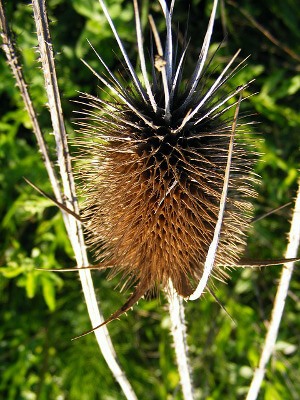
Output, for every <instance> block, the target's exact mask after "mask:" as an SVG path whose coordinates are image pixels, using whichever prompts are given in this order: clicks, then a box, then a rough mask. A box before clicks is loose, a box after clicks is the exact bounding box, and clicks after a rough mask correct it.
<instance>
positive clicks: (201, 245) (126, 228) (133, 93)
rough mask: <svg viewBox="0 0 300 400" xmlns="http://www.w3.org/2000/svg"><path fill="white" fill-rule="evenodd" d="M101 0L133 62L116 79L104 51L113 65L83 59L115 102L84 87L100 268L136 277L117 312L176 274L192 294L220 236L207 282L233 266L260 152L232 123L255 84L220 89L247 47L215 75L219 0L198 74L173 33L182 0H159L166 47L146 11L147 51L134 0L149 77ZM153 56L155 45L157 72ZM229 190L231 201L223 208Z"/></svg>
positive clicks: (86, 172) (90, 211) (90, 213)
mask: <svg viewBox="0 0 300 400" xmlns="http://www.w3.org/2000/svg"><path fill="white" fill-rule="evenodd" d="M100 3H101V6H102V9H103V11H104V13H105V15H106V18H107V20H108V22H109V24H110V26H111V29H112V31H113V33H114V36H115V38H116V41H117V43H118V46H119V48H120V50H121V53H122V55H123V58H124V63H125V66H124V73H123V77H121V78H119V79H118V78H117V77H116V76H115V75H114V74H113V73H112V71H111V70H110V69H109V68H108V66H107V65H106V64H105V61H104V60H103V59H102V58H101V56H100V55H99V54H97V53H96V54H97V57H98V59H99V61H100V63H101V64H102V66H103V68H104V69H105V73H101V74H98V73H97V72H96V71H95V70H93V69H92V68H91V67H90V66H88V65H87V64H86V65H87V66H88V68H90V69H91V70H92V72H93V73H94V74H95V75H96V76H97V77H98V79H99V81H100V82H101V86H102V87H105V88H106V89H107V90H108V91H109V92H110V94H111V101H109V102H104V101H102V100H100V99H99V98H97V97H94V96H91V95H88V94H85V95H84V96H83V98H84V99H83V100H82V102H83V103H84V104H85V108H84V110H82V111H81V113H82V118H81V120H80V121H79V124H80V125H81V129H80V132H81V138H80V139H79V144H80V146H81V148H82V150H81V155H80V159H81V161H83V163H82V165H81V171H80V173H81V178H82V182H84V184H85V186H84V188H83V189H84V194H85V197H86V203H85V209H84V212H83V219H84V221H85V226H86V228H87V232H88V240H89V244H90V245H91V246H92V247H93V248H94V250H95V254H96V257H97V262H98V264H97V265H96V268H99V269H102V268H110V271H111V275H110V276H115V275H116V274H118V276H120V282H122V288H124V287H129V286H132V285H134V286H135V290H134V292H133V294H132V295H131V296H130V298H129V299H128V301H127V302H126V303H125V304H124V305H123V307H122V308H121V309H120V310H118V311H116V312H115V313H114V314H112V316H111V317H110V318H109V319H108V320H107V321H106V322H109V321H111V320H113V319H115V318H117V317H118V316H119V315H120V314H122V313H123V312H125V311H127V310H128V309H129V308H130V307H131V306H133V305H134V304H135V303H136V302H137V301H138V300H139V299H140V298H141V297H142V296H143V295H145V294H146V293H147V292H149V291H151V290H154V289H158V288H164V289H166V288H167V287H168V285H169V282H171V283H172V285H173V287H174V288H175V290H176V291H177V293H178V294H179V295H181V296H183V297H189V296H190V295H191V294H192V293H193V292H194V290H195V287H196V286H197V284H198V282H199V281H201V279H202V278H203V275H204V269H205V268H206V267H205V262H206V260H207V255H208V252H209V249H210V246H211V243H212V242H213V240H214V238H215V237H216V236H217V246H216V251H215V252H214V256H213V263H212V268H211V270H209V271H208V273H207V279H205V281H204V286H207V285H208V286H207V287H209V284H210V281H211V278H212V277H214V278H217V279H221V280H223V279H225V278H226V277H227V273H226V267H232V266H234V265H236V263H237V261H238V260H239V257H240V254H241V251H242V250H243V247H244V244H245V243H244V238H245V233H246V231H247V229H248V227H249V223H250V216H251V209H252V207H251V203H250V201H249V199H250V198H251V197H252V196H254V195H255V193H254V191H253V190H252V188H251V182H252V180H253V178H252V175H251V166H252V163H253V162H252V159H253V153H252V154H251V152H250V153H249V149H248V148H247V149H246V148H245V144H244V137H243V136H244V134H245V129H243V126H242V125H240V124H237V123H236V121H235V124H234V127H235V128H234V129H233V121H232V118H231V119H228V115H227V112H228V110H229V109H231V108H232V107H237V104H238V105H239V102H240V101H238V100H236V96H237V95H239V94H240V93H241V92H242V91H243V90H244V89H245V88H247V86H248V85H249V83H250V82H248V83H245V84H243V85H241V86H239V87H237V88H236V89H235V90H233V91H232V90H231V91H230V92H229V93H227V95H224V93H226V83H227V82H228V80H229V79H230V78H231V77H232V76H233V74H235V73H236V72H237V71H238V70H239V69H240V68H241V67H242V66H243V65H244V64H243V63H244V61H242V62H241V63H239V64H237V63H236V60H237V57H238V55H239V51H238V52H237V53H236V54H235V55H234V56H233V57H232V59H231V60H230V61H229V63H228V64H227V65H226V66H225V68H224V69H223V71H222V72H221V73H220V75H219V76H218V77H217V79H216V80H215V81H214V83H213V84H211V85H208V79H207V78H208V75H209V72H208V69H209V64H210V62H209V60H208V50H209V45H210V40H211V36H212V31H213V24H214V19H215V14H216V9H217V3H218V1H217V0H214V3H213V9H212V12H211V16H210V20H209V24H208V28H207V32H206V35H205V38H204V41H203V45H202V49H201V52H200V55H199V58H198V61H197V62H196V66H195V69H194V72H193V74H192V76H191V77H186V76H185V74H184V62H185V59H186V57H187V54H188V43H184V45H183V48H182V50H181V52H179V50H178V47H179V45H178V39H177V38H176V37H175V38H174V37H173V32H172V14H173V8H174V3H175V1H174V0H173V1H172V2H171V4H170V6H168V5H167V2H166V1H164V0H159V3H160V5H161V8H162V10H163V13H164V17H165V22H166V40H165V43H164V46H163V45H162V44H161V40H160V37H159V34H158V32H157V29H156V26H155V23H154V21H153V19H152V18H151V17H150V18H149V21H150V26H151V31H152V35H151V39H152V40H151V41H150V44H149V46H148V49H147V51H146V50H145V49H144V44H143V43H144V39H143V36H142V30H141V23H140V16H139V9H138V3H137V0H133V5H134V10H135V25H136V36H137V45H138V55H139V63H140V73H141V74H140V75H141V76H142V79H140V78H139V76H138V74H137V72H136V71H135V70H134V68H133V66H132V64H131V61H130V60H129V57H128V55H127V53H126V51H125V48H124V45H123V43H122V41H121V40H120V38H119V36H118V33H117V31H116V29H115V27H114V24H113V22H112V20H111V18H110V16H109V14H108V11H107V9H106V6H105V4H104V3H103V1H102V0H100ZM145 54H150V56H149V58H150V59H149V60H148V64H149V65H150V67H151V73H149V71H147V67H146V64H147V63H146V59H145ZM235 64H237V65H235ZM234 65H235V66H234ZM148 69H150V68H148ZM150 76H151V78H150ZM128 82H129V83H128ZM234 133H235V137H234V138H233V134H234ZM230 147H231V149H232V155H230V157H229V155H228V154H229V151H230ZM228 167H230V174H229V175H228V174H227V175H228V176H227V181H228V182H227V184H226V185H225V184H224V180H225V177H226V169H228ZM225 186H226V191H225V192H224V187H225ZM224 193H225V195H226V196H225V197H226V207H225V211H224V212H222V213H221V212H220V207H221V203H222V195H223V196H224ZM220 214H222V215H221V220H220ZM220 221H221V225H220V228H219V232H218V234H217V235H216V230H217V225H218V224H219V223H220Z"/></svg>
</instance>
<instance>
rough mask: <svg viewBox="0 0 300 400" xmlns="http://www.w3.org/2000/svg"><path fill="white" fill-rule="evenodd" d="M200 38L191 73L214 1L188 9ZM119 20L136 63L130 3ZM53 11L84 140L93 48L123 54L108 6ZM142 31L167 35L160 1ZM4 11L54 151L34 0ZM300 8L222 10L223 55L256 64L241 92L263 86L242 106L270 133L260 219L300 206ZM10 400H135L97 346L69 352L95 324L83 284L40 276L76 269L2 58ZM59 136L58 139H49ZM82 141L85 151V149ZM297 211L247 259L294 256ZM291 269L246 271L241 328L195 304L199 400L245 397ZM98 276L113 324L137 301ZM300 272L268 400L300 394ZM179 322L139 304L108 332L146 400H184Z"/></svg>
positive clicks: (2, 387)
mask: <svg viewBox="0 0 300 400" xmlns="http://www.w3.org/2000/svg"><path fill="white" fill-rule="evenodd" d="M189 3H190V10H191V12H190V17H189V35H190V36H191V45H190V56H189V58H188V60H187V68H189V66H192V65H193V64H194V62H195V60H196V59H197V55H198V53H199V50H200V48H201V45H202V39H203V35H204V33H205V30H206V27H207V23H208V17H209V14H210V10H211V6H212V2H211V1H204V0H190V1H189ZM107 4H108V6H109V11H110V14H111V16H112V18H113V20H114V21H115V24H116V26H117V28H118V32H119V34H120V36H121V38H122V39H123V40H124V41H125V42H126V45H127V49H128V51H129V53H130V56H131V59H132V60H135V59H136V51H137V49H136V38H135V29H134V22H133V21H134V16H133V9H132V4H131V1H128V0H110V1H109V0H107ZM47 8H48V13H49V19H50V22H51V23H50V28H51V34H52V39H53V45H54V49H55V52H56V67H57V74H58V78H59V85H60V91H61V94H62V100H63V110H64V115H65V121H66V125H67V130H68V132H69V136H70V137H74V125H73V122H72V121H73V120H74V114H73V110H76V109H77V110H78V105H76V104H75V103H73V102H72V101H73V100H76V99H77V98H78V91H81V92H87V93H91V94H97V95H99V96H101V95H103V93H102V92H101V91H100V90H99V89H98V88H97V85H98V82H97V81H96V79H95V77H93V76H92V75H91V73H90V72H89V71H88V70H87V68H86V67H85V66H84V65H83V64H82V62H81V61H80V58H84V59H85V60H86V61H87V62H88V63H90V64H91V65H92V66H93V67H94V68H95V69H96V70H99V71H100V70H101V67H100V65H99V62H98V61H97V59H96V58H95V56H94V54H93V52H92V51H91V49H90V47H89V45H88V43H87V41H86V39H89V40H90V41H91V42H92V44H93V45H94V47H95V48H96V49H97V50H98V51H99V52H100V54H101V56H102V57H103V59H104V60H105V62H106V63H107V64H108V65H109V67H110V68H112V69H113V70H116V69H118V68H120V61H119V58H118V57H116V54H115V52H114V51H113V50H112V49H115V51H116V52H117V46H116V43H115V40H114V38H113V34H112V32H111V30H110V28H109V26H108V24H107V22H106V21H105V18H104V15H103V13H102V11H101V9H100V6H99V4H98V2H97V0H89V1H86V0H48V1H47ZM141 8H142V15H143V22H144V24H145V23H146V20H147V19H146V17H147V14H148V12H151V13H152V14H153V15H154V16H155V17H156V19H157V20H159V18H160V20H161V23H159V27H160V28H161V29H163V20H162V18H161V11H160V8H159V5H158V4H157V2H151V1H148V0H143V1H142V2H141ZM6 11H7V14H8V18H9V21H10V24H11V27H12V29H13V30H14V32H15V35H16V42H17V45H18V48H19V50H20V53H21V55H22V62H23V67H24V73H25V76H26V79H27V82H28V84H29V90H30V94H31V96H32V99H33V102H34V105H35V107H36V109H37V110H38V113H39V121H40V123H41V126H42V128H43V131H44V132H45V133H46V135H45V136H46V137H47V141H48V142H49V145H50V147H51V149H52V151H53V154H54V152H55V148H54V144H53V143H52V137H51V124H50V117H49V114H48V110H47V107H46V105H45V104H46V102H47V99H46V95H45V91H44V87H43V76H42V72H41V70H40V65H39V64H38V61H37V59H38V55H37V53H36V46H37V39H36V35H35V28H34V23H33V18H32V9H31V7H30V6H29V5H28V1H21V0H14V1H7V2H6ZM187 13H188V6H187V2H186V1H182V0H181V1H180V0H178V1H177V2H176V4H175V14H174V21H176V22H177V21H178V23H179V30H180V31H181V32H184V30H185V24H186V21H187ZM299 17H300V15H299V4H298V1H296V0H287V1H285V2H281V1H279V0H277V1H274V0H266V1H263V2H262V1H258V0H251V1H250V0H243V1H236V2H235V1H234V0H229V1H227V0H224V1H223V2H221V7H219V10H218V15H217V19H216V23H215V32H214V35H213V44H212V49H216V47H217V45H218V44H219V43H220V42H221V41H222V40H224V41H223V43H222V46H221V49H220V51H219V52H218V53H217V55H216V57H215V64H216V68H217V69H218V68H221V67H222V65H224V63H225V62H226V60H228V57H229V56H230V55H233V54H234V53H235V52H236V50H237V49H238V48H242V56H247V55H249V54H250V55H251V57H250V59H249V61H248V67H247V68H246V69H244V70H243V71H242V72H241V73H240V74H238V75H237V76H236V77H234V79H233V80H232V82H231V83H230V84H231V85H232V86H238V85H239V84H242V83H244V82H245V81H247V80H250V79H252V78H255V79H256V81H255V82H254V84H252V85H251V88H250V90H251V92H253V93H255V92H257V93H258V94H257V95H255V96H253V97H251V98H250V99H249V100H248V101H247V104H244V105H243V111H248V113H249V114H255V115H254V116H252V117H250V119H253V120H256V121H257V122H258V124H257V125H256V126H254V128H253V129H255V130H256V131H258V132H260V133H261V138H260V140H258V141H257V148H258V151H259V152H260V153H261V156H260V160H259V162H258V164H257V166H256V172H257V173H258V174H259V175H260V176H261V177H262V184H261V186H259V187H258V191H259V196H258V198H257V199H256V200H255V210H256V211H255V212H256V214H257V215H260V214H262V213H265V212H266V211H268V210H270V209H273V208H276V207H278V206H280V205H283V204H285V203H287V202H289V201H291V200H292V199H293V197H294V196H295V190H296V181H297V174H298V172H297V169H298V168H299V134H300V114H299V109H300V97H299V90H300V67H299V60H300V56H299V54H300V30H299V19H300V18H299ZM0 76H1V79H0V102H1V103H0V104H1V107H0V117H1V119H0V188H1V195H0V214H1V222H0V223H1V234H0V237H1V242H0V279H1V280H0V290H1V298H0V307H1V325H0V346H1V354H0V376H1V378H0V397H1V398H3V399H7V400H17V399H18V400H19V399H20V400H23V399H24V400H34V399H39V400H52V399H56V400H62V399H70V400H96V399H101V400H108V399H123V395H122V394H121V393H120V389H119V387H118V385H117V384H116V383H115V382H114V379H113V378H112V375H111V373H110V371H109V369H108V367H107V366H106V364H105V362H104V360H103V357H102V355H101V354H100V353H99V351H98V347H97V344H96V341H95V338H94V336H93V335H88V336H86V337H84V338H82V339H80V340H77V341H75V342H71V341H70V339H71V338H72V337H74V336H76V335H78V334H80V333H82V332H83V331H85V330H86V329H88V328H89V327H90V324H89V319H88V315H87V312H86V308H85V304H84V302H83V296H82V293H81V286H80V283H79V280H78V277H77V275H76V274H75V273H64V274H56V273H50V272H42V271H38V270H36V268H63V267H70V266H71V267H72V266H74V259H73V254H72V251H71V247H70V244H69V242H68V239H67V237H66V233H65V230H64V226H63V222H62V218H61V215H60V212H59V211H58V210H57V208H56V207H55V206H54V205H53V204H52V203H51V202H50V201H49V200H47V199H45V198H43V197H41V196H40V195H39V194H38V193H37V192H35V191H34V190H33V189H32V188H31V187H30V186H28V185H27V184H26V183H25V181H24V179H23V177H24V176H25V177H26V178H28V179H29V180H30V181H32V182H34V183H36V184H37V185H38V186H40V187H41V188H42V189H43V190H44V191H46V192H48V193H51V188H50V184H49V182H48V179H47V175H46V172H45V170H44V167H43V164H42V162H41V156H40V154H39V152H38V150H37V146H36V143H35V138H34V135H33V133H32V128H31V123H30V121H29V118H28V115H27V113H26V111H25V110H24V105H23V103H22V100H21V97H20V94H19V92H18V89H17V87H16V86H15V82H14V80H13V78H12V76H11V72H10V70H9V68H8V66H7V64H6V61H5V57H4V53H1V55H0ZM47 133H48V134H47ZM75 142H76V141H75ZM290 215H291V206H290V207H287V208H285V209H283V210H282V211H280V212H278V213H277V214H275V215H272V216H269V217H266V218H264V219H262V220H260V221H258V222H256V223H255V224H253V228H252V230H251V232H250V235H249V240H248V246H247V249H246V251H245V255H246V256H247V257H251V258H252V259H264V258H265V259H268V258H272V257H273V258H276V257H282V256H283V254H284V249H285V247H286V234H287V232H288V229H289V219H290ZM279 273H280V267H271V268H267V269H264V270H254V269H252V270H251V269H245V270H242V269H236V270H235V271H233V272H232V273H231V277H232V279H231V280H230V281H229V282H228V283H227V284H226V285H225V284H221V283H218V284H217V295H218V297H219V298H220V300H221V301H222V303H223V304H224V306H225V307H226V309H227V310H228V312H229V314H230V315H231V316H232V318H233V319H234V320H235V321H236V324H234V323H233V321H232V320H231V319H230V318H229V317H228V316H227V315H226V314H225V313H224V311H223V310H222V309H221V308H220V306H219V305H218V304H217V303H216V302H215V301H214V300H213V299H212V298H211V297H210V296H209V295H205V296H204V297H203V298H202V299H201V300H200V301H197V302H189V303H187V304H186V316H187V324H188V342H189V347H190V356H191V363H192V368H193V377H194V384H195V387H196V390H197V396H198V397H199V398H202V399H214V400H219V399H228V400H231V399H232V400H236V399H243V398H244V396H245V393H247V388H248V385H249V383H250V380H251V376H252V371H253V369H254V368H255V366H256V365H257V362H258V357H259V354H260V349H261V346H262V343H263V339H264V335H265V332H266V328H267V324H268V320H269V317H270V310H271V307H272V302H273V299H274V294H275V291H276V285H277V281H278V277H279ZM106 275H107V274H106V273H103V272H101V273H100V272H94V273H93V277H94V283H95V286H96V288H97V295H98V297H99V299H100V300H101V304H102V308H103V311H104V315H105V316H108V315H110V313H111V312H112V311H114V310H115V309H116V308H117V307H119V306H120V305H121V304H123V302H124V300H125V298H126V296H127V295H128V293H125V294H124V293H122V294H120V293H119V292H118V291H117V290H114V288H115V286H116V283H117V280H116V279H115V280H112V281H108V280H107V279H106ZM299 282H300V280H299V270H297V269H296V271H295V273H294V277H293V281H292V283H291V287H290V291H289V297H288V301H287V304H286V309H285V314H284V319H283V321H282V325H281V329H280V334H279V340H278V342H277V345H276V352H275V354H274V356H273V358H272V361H271V363H270V365H269V367H268V370H267V374H266V380H265V382H264V385H263V388H262V390H261V393H260V399H265V400H276V399H278V400H279V399H281V400H282V399H283V400H285V399H286V400H288V399H298V398H299V396H300V376H299V368H300V365H299V364H300V363H299V361H300V357H299V342H300V319H299V317H298V315H299V310H300V292H299V290H300V284H299ZM169 326H170V321H169V317H168V313H167V311H166V307H165V299H164V297H163V295H162V296H160V298H154V299H150V300H147V301H146V300H144V301H140V303H139V304H138V306H136V307H135V308H134V310H133V311H131V312H130V313H128V315H127V316H123V317H122V318H121V319H120V320H119V321H114V322H113V323H111V324H110V325H109V331H110V333H111V335H112V339H113V342H114V345H115V347H116V350H117V353H118V357H119V360H120V362H121V365H122V366H123V368H124V369H125V371H126V373H127V375H128V377H129V379H130V381H131V383H132V385H133V387H134V389H135V391H136V393H137V395H138V396H139V398H140V399H143V398H146V397H145V391H146V392H147V399H149V400H152V399H153V400H158V399H161V400H163V399H181V391H180V387H179V376H178V372H177V369H176V365H175V359H174V353H173V348H172V340H171V336H170V333H169Z"/></svg>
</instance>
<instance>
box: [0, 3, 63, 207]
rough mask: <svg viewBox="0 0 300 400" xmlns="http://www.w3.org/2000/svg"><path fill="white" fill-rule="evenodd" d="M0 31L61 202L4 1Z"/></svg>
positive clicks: (3, 46) (0, 5) (57, 197)
mask: <svg viewBox="0 0 300 400" xmlns="http://www.w3.org/2000/svg"><path fill="white" fill-rule="evenodd" d="M0 30H1V37H2V48H3V50H4V52H5V55H6V58H7V61H8V64H9V66H10V68H11V71H12V73H13V75H14V78H15V80H16V83H17V86H18V88H19V90H20V93H21V96H22V98H23V101H24V104H25V107H26V110H27V112H28V114H29V117H30V120H31V123H32V127H33V132H34V134H35V137H36V140H37V142H38V146H39V149H40V152H41V153H42V158H43V162H44V164H45V167H46V170H47V172H48V176H49V179H50V182H51V186H52V188H53V191H54V194H55V197H56V199H57V201H59V202H61V201H62V200H61V192H60V188H59V182H58V179H57V177H56V175H55V171H54V167H53V165H52V163H51V161H50V158H49V156H48V149H47V145H46V143H45V140H44V138H43V134H42V132H41V129H40V126H39V124H38V120H37V115H36V112H35V110H34V108H33V105H32V102H31V98H30V96H29V93H28V90H27V84H26V82H25V79H24V76H23V71H22V67H21V63H20V61H19V59H18V54H17V51H16V48H15V45H14V42H13V40H12V34H11V32H10V30H9V27H8V24H7V19H6V15H5V12H4V7H3V4H2V0H0Z"/></svg>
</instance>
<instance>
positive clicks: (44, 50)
mask: <svg viewBox="0 0 300 400" xmlns="http://www.w3.org/2000/svg"><path fill="white" fill-rule="evenodd" d="M33 9H34V17H35V22H36V28H37V36H38V41H39V50H40V55H41V61H42V65H43V72H44V78H45V86H46V90H47V95H48V101H49V108H50V114H51V119H52V124H53V130H54V134H55V140H56V145H57V157H58V163H59V169H60V175H61V179H62V184H63V189H64V196H65V198H63V196H62V195H61V190H60V185H59V182H58V179H57V177H56V175H55V171H54V168H53V166H52V163H51V161H50V158H49V156H48V150H47V147H46V144H45V141H44V138H43V135H42V132H41V130H40V127H39V124H38V121H37V116H36V113H35V110H34V108H33V105H32V102H31V99H30V96H29V93H28V90H27V85H26V83H25V80H24V78H23V73H22V68H21V64H20V62H19V60H18V57H17V53H16V50H15V47H14V43H13V41H12V39H11V37H12V35H11V34H10V32H9V29H8V25H7V21H6V17H5V14H4V9H3V5H2V1H1V0H0V28H1V36H2V41H3V49H4V51H5V54H6V57H7V60H8V63H9V65H10V67H11V69H12V72H13V75H14V77H15V79H16V82H17V85H18V87H19V89H20V92H21V95H22V97H23V100H24V103H25V106H26V109H27V111H28V113H29V116H30V119H31V121H32V125H33V130H34V133H35V135H36V138H37V142H38V145H39V148H40V151H41V153H42V156H43V161H44V163H45V166H46V169H47V172H48V175H49V179H50V182H51V185H52V187H53V191H54V193H55V197H56V199H57V201H58V202H63V203H65V205H66V206H67V208H70V209H71V210H72V211H74V212H75V213H76V214H78V213H79V207H78V203H77V199H76V193H75V183H74V179H73V175H72V169H71V161H70V156H69V152H68V144H67V135H66V131H65V126H64V120H63V114H62V108H61V102H60V95H59V90H58V85H57V79H56V73H55V65H54V57H53V51H52V45H51V39H50V34H49V29H48V21H47V17H46V9H45V2H44V0H33ZM63 216H64V222H65V225H66V229H67V232H68V236H69V238H70V241H71V244H72V247H73V250H74V253H75V257H76V261H77V266H78V267H82V266H86V265H88V260H87V255H86V250H85V244H84V238H83V232H82V227H81V224H80V222H79V221H77V220H76V219H75V218H74V217H72V216H70V215H69V214H68V213H66V212H63ZM79 276H80V280H81V284H82V288H83V292H84V296H85V300H86V303H87V308H88V312H89V316H90V319H91V322H92V324H93V326H96V325H99V324H100V323H101V322H103V320H104V319H103V317H102V315H101V313H100V310H99V307H98V304H97V300H96V297H95V291H94V287H93V282H92V278H91V274H90V271H88V270H79ZM95 335H96V338H97V341H98V344H99V347H100V349H101V351H102V354H103V356H104V358H105V360H106V362H107V364H108V366H109V368H110V369H111V371H112V373H113V375H114V376H115V378H116V380H117V381H118V383H119V384H120V386H121V388H122V390H123V392H124V394H125V396H126V398H127V399H129V400H136V399H137V398H136V395H135V393H134V392H133V389H132V387H131V385H130V383H129V382H128V380H127V378H126V376H125V374H124V372H123V371H122V370H121V368H120V366H119V364H118V362H117V357H116V353H115V351H114V348H113V345H112V342H111V339H110V337H109V333H108V330H107V328H106V327H104V328H103V329H101V330H98V331H97V332H95Z"/></svg>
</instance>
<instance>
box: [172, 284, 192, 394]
mask: <svg viewBox="0 0 300 400" xmlns="http://www.w3.org/2000/svg"><path fill="white" fill-rule="evenodd" d="M167 298H168V303H169V313H170V318H171V325H172V326H171V333H172V336H173V343H174V347H175V354H176V361H177V366H178V372H179V376H180V384H181V388H182V393H183V398H184V400H193V399H194V394H193V392H194V390H193V384H192V380H191V368H190V362H189V357H188V345H187V340H186V323H185V316H184V304H183V299H182V297H180V296H178V294H177V293H176V291H175V289H174V287H173V285H172V282H171V280H170V281H169V286H168V290H167Z"/></svg>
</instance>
